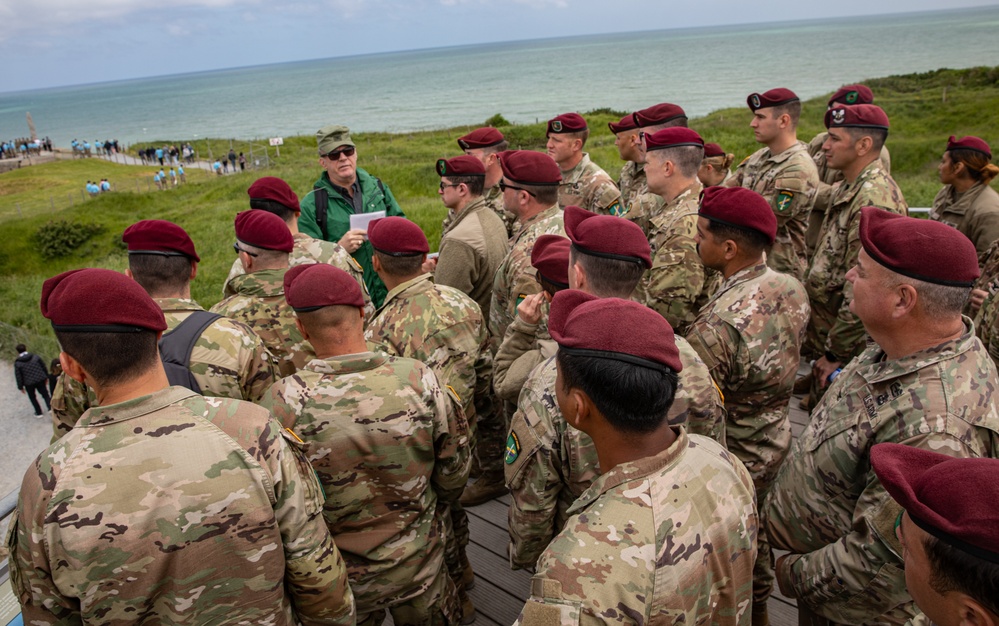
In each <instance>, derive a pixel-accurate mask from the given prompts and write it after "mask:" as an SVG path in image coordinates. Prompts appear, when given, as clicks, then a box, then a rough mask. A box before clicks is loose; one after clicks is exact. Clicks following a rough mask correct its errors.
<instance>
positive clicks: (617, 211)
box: [607, 202, 625, 217]
mask: <svg viewBox="0 0 999 626" xmlns="http://www.w3.org/2000/svg"><path fill="white" fill-rule="evenodd" d="M607 212H608V213H610V214H611V215H613V216H614V217H621V216H622V215H624V213H625V211H624V209H622V208H621V203H620V202H615V203H614V204H612V205H610V206H609V207H607Z"/></svg>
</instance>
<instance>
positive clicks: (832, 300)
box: [805, 161, 907, 363]
mask: <svg viewBox="0 0 999 626" xmlns="http://www.w3.org/2000/svg"><path fill="white" fill-rule="evenodd" d="M865 206H873V207H878V208H880V209H885V210H888V211H892V212H893V213H900V214H902V215H905V214H906V210H907V207H906V204H905V199H904V198H903V197H902V191H901V190H900V189H899V188H898V185H897V184H895V181H894V180H892V178H891V177H890V176H888V174H887V173H886V172H885V171H884V169H882V167H881V162H880V161H874V162H873V163H871V164H869V165H868V166H867V167H865V168H864V169H863V171H861V173H860V175H859V176H858V177H857V180H855V181H854V182H853V184H847V183H846V182H843V183H840V185H839V186H838V187H837V188H836V193H835V194H834V195H833V198H832V204H831V205H830V206H829V210H828V212H827V213H826V216H825V220H824V221H823V222H822V232H821V236H820V238H819V245H818V247H817V248H816V250H815V256H814V257H812V262H811V264H810V265H809V267H808V275H807V276H806V278H805V289H806V291H807V292H808V301H809V303H810V304H811V305H812V319H811V321H810V323H809V324H808V334H807V339H806V342H805V345H806V347H807V350H808V351H809V352H810V353H811V354H812V355H816V356H821V355H823V354H824V353H826V352H831V353H832V354H833V355H835V356H836V357H837V358H838V359H840V360H841V361H842V362H843V363H846V362H847V361H849V360H850V359H851V358H852V357H854V356H855V355H857V354H859V353H860V352H861V351H862V350H863V349H864V347H865V345H866V343H865V337H866V335H867V332H866V331H865V330H864V325H863V324H862V323H861V322H860V320H859V319H857V316H856V315H854V314H853V313H852V312H850V308H849V307H850V302H851V301H852V300H853V285H852V284H850V283H849V282H848V281H847V280H846V273H847V272H848V271H849V270H850V268H851V267H853V266H854V265H856V264H857V256H858V255H859V254H860V208H861V207H865Z"/></svg>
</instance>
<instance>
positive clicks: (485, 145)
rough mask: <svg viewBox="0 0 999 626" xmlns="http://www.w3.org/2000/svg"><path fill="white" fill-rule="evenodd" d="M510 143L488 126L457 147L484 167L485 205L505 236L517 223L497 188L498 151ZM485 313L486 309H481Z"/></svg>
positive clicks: (501, 173) (465, 139) (498, 171)
mask: <svg viewBox="0 0 999 626" xmlns="http://www.w3.org/2000/svg"><path fill="white" fill-rule="evenodd" d="M509 145H510V144H509V143H508V142H507V140H506V139H505V138H504V137H503V133H501V132H499V131H498V130H496V129H495V128H490V127H488V126H486V127H484V128H477V129H475V130H473V131H472V132H470V133H468V134H467V135H464V136H462V137H459V138H458V147H459V148H461V149H462V150H463V151H464V152H465V154H466V155H468V156H473V157H475V158H476V159H478V160H479V161H481V162H482V165H483V166H484V167H485V168H486V182H485V189H484V191H485V196H484V198H485V201H486V206H488V207H489V208H490V209H492V210H493V211H495V212H496V215H498V216H499V217H500V218H501V219H502V220H503V225H504V226H505V227H506V233H507V235H506V236H507V237H508V238H509V237H512V236H513V227H514V225H515V224H516V223H517V216H516V215H514V214H513V213H511V212H510V211H507V210H506V209H505V208H504V207H503V191H502V190H501V189H500V188H499V182H500V179H501V178H503V169H502V168H501V167H500V164H499V154H500V152H505V151H506V149H507V147H508V146H509ZM447 224H448V219H447V218H445V219H444V227H443V228H441V231H442V232H443V231H445V230H447ZM482 312H483V313H485V312H486V309H482Z"/></svg>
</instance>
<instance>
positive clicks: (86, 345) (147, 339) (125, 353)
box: [56, 329, 159, 387]
mask: <svg viewBox="0 0 999 626" xmlns="http://www.w3.org/2000/svg"><path fill="white" fill-rule="evenodd" d="M56 339H58V340H59V345H60V346H62V351H63V352H65V353H66V354H68V355H69V356H71V357H73V358H74V359H76V360H77V361H78V362H79V363H80V365H82V366H83V369H85V370H87V373H88V374H90V376H91V377H93V379H94V382H95V383H97V385H99V386H101V387H106V386H113V385H115V384H119V383H123V382H127V381H129V380H132V379H134V378H137V377H138V376H140V375H142V374H145V373H146V372H148V371H149V369H150V368H151V367H152V366H153V364H155V363H158V362H159V350H158V348H157V345H156V333H155V332H154V331H151V330H144V329H143V330H139V331H137V332H131V333H75V332H64V331H62V332H61V331H58V330H57V331H56Z"/></svg>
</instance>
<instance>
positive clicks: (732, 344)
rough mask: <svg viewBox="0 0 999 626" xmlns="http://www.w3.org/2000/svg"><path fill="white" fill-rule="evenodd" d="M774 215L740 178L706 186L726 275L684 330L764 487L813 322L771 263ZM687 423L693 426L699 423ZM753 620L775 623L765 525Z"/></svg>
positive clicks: (735, 447) (714, 250) (730, 431)
mask: <svg viewBox="0 0 999 626" xmlns="http://www.w3.org/2000/svg"><path fill="white" fill-rule="evenodd" d="M776 236H777V219H776V217H775V216H774V213H773V209H772V207H771V206H770V203H769V202H767V200H766V199H765V198H763V196H761V195H760V194H758V193H756V192H755V191H751V190H749V189H745V188H742V187H732V188H724V187H709V188H707V189H705V190H704V197H703V198H702V200H701V208H700V211H699V213H698V218H697V252H698V254H699V255H700V256H701V261H702V262H703V263H704V265H705V266H708V267H711V268H713V269H716V270H718V271H720V272H721V273H722V276H723V278H724V282H723V283H722V284H721V287H720V288H719V289H718V291H717V292H716V293H715V295H714V296H712V298H711V300H709V301H708V303H707V305H706V306H705V308H703V309H702V310H701V312H700V314H699V315H698V316H697V319H696V320H695V321H694V324H693V326H691V328H690V331H689V332H688V333H687V339H688V341H690V345H691V346H693V348H694V350H696V351H697V354H699V355H700V357H701V358H702V359H703V360H704V363H705V364H706V365H707V367H708V369H709V370H710V371H711V377H712V378H713V379H714V380H715V382H716V383H717V384H718V385H719V386H720V387H721V391H722V397H724V398H725V411H726V413H727V415H728V417H727V419H726V422H725V436H724V438H723V439H721V440H720V441H722V442H724V443H725V444H726V447H727V448H728V449H729V451H730V452H732V454H734V455H735V456H736V457H738V459H739V460H740V461H742V463H743V464H744V465H745V466H746V469H748V470H749V474H750V475H751V476H752V477H753V487H754V488H755V489H756V496H757V498H760V499H762V498H763V497H764V496H766V493H767V490H768V489H769V488H770V483H771V482H773V479H774V477H775V476H776V475H777V468H779V467H780V464H781V463H782V462H783V461H784V457H785V456H786V455H787V451H788V449H789V448H790V447H791V422H790V419H789V410H788V405H789V403H790V402H791V387H792V386H793V385H794V373H795V371H797V369H798V362H799V360H800V359H801V352H800V350H801V343H802V342H803V341H804V339H805V326H806V325H807V324H808V296H807V295H805V288H804V287H803V286H802V285H801V283H799V282H798V281H797V280H796V279H795V278H794V277H793V276H790V275H788V274H784V273H782V272H777V271H775V270H774V269H773V268H770V267H767V264H766V260H765V255H766V251H767V250H769V249H770V246H771V245H772V244H773V243H774V239H775V237H776ZM690 431H691V432H697V431H696V430H695V429H694V427H693V425H692V426H691V428H690ZM757 554H758V559H757V564H756V568H755V571H754V577H753V578H754V593H753V623H754V624H766V623H769V619H768V616H767V599H768V598H769V596H770V589H771V587H772V585H773V566H772V564H771V559H772V557H771V553H770V549H769V547H768V546H767V545H766V542H765V536H764V533H762V532H761V533H760V542H759V545H758V551H757Z"/></svg>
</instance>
